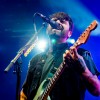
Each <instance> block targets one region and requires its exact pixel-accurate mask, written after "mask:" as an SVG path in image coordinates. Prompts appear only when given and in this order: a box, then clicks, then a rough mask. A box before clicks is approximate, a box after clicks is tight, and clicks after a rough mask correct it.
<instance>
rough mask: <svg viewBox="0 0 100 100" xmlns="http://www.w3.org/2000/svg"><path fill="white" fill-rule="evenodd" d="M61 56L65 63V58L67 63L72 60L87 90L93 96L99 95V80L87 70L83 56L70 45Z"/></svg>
mask: <svg viewBox="0 0 100 100" xmlns="http://www.w3.org/2000/svg"><path fill="white" fill-rule="evenodd" d="M63 58H64V62H65V63H66V60H67V61H68V62H69V63H70V62H71V61H72V62H74V64H75V65H76V68H74V67H73V68H74V69H75V70H76V71H77V72H78V73H79V74H80V75H81V77H82V79H83V81H84V83H85V85H86V87H87V89H88V90H89V92H90V93H92V94H93V95H95V96H100V80H99V79H98V78H97V76H96V75H93V74H92V73H91V72H90V71H89V69H88V67H87V65H86V63H85V61H84V59H83V57H82V56H80V55H79V54H78V52H77V49H76V48H75V47H71V48H70V50H66V52H65V53H64V55H63ZM72 62H71V63H72Z"/></svg>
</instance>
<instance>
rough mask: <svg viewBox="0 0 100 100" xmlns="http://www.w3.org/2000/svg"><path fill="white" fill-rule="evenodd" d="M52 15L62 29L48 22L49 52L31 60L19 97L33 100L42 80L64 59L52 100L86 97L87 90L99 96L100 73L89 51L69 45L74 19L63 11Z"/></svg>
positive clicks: (81, 99) (71, 99) (50, 95)
mask: <svg viewBox="0 0 100 100" xmlns="http://www.w3.org/2000/svg"><path fill="white" fill-rule="evenodd" d="M50 18H51V19H52V20H54V21H56V22H57V23H59V24H60V25H61V26H62V27H63V29H61V30H58V29H54V28H53V27H51V25H48V27H47V34H48V35H49V37H50V48H49V50H48V52H47V51H46V52H44V53H41V54H38V55H37V56H35V57H34V58H33V59H32V60H31V61H30V64H29V70H28V74H27V78H26V80H25V82H24V85H23V87H22V90H21V94H20V100H34V97H35V96H36V94H38V93H37V90H38V88H39V87H40V85H41V83H42V82H43V81H44V80H46V79H49V75H50V74H54V73H55V72H56V71H57V69H58V68H59V66H60V64H61V63H62V62H63V66H64V70H63V72H62V73H61V75H60V76H59V78H58V79H57V81H56V83H55V84H54V86H53V88H52V89H51V91H50V93H49V97H50V99H51V100H73V98H74V99H75V100H84V96H85V91H86V89H88V91H89V92H90V93H91V94H93V95H95V96H100V81H99V79H98V78H97V76H98V75H99V72H98V71H97V69H96V67H95V64H94V62H93V59H92V58H91V55H90V53H89V52H88V51H86V50H84V49H81V48H79V49H77V48H75V46H72V47H70V48H69V46H68V43H67V42H66V41H67V39H68V38H69V37H70V36H71V35H72V30H73V22H72V19H71V18H70V17H69V16H68V15H67V14H65V13H64V12H58V13H54V14H53V15H51V16H50ZM40 100H42V99H40ZM43 100H44V99H43Z"/></svg>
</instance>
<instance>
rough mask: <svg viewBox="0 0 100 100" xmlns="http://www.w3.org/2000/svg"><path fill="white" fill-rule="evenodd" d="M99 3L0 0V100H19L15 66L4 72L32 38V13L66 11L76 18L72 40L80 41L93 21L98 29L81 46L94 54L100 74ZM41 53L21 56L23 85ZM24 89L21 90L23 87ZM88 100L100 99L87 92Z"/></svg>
mask: <svg viewBox="0 0 100 100" xmlns="http://www.w3.org/2000/svg"><path fill="white" fill-rule="evenodd" d="M99 4H100V3H99V0H92V1H91V0H1V1H0V100H16V83H17V77H16V74H14V73H13V70H14V67H12V68H11V69H10V70H9V71H8V73H4V69H5V68H6V67H7V66H8V64H9V63H10V61H11V60H12V59H13V58H14V57H15V56H16V54H17V52H18V51H19V49H20V48H22V47H23V46H24V45H25V44H26V43H27V42H28V41H29V39H30V38H31V37H32V36H33V35H34V27H33V14H34V13H35V12H40V13H42V14H44V15H45V16H49V14H52V13H54V12H59V11H64V12H67V13H68V14H69V15H70V16H71V17H72V19H73V22H74V30H73V35H72V38H74V39H75V40H77V38H78V37H79V36H80V34H81V33H82V32H84V30H85V29H86V28H87V27H88V26H89V25H90V23H91V22H92V21H93V20H97V22H98V27H97V28H96V29H95V30H94V31H92V32H91V35H90V37H89V39H88V41H87V43H86V44H85V45H84V44H83V45H82V47H84V48H85V49H87V50H89V51H91V54H92V57H93V60H94V62H95V64H96V66H97V68H98V70H99V71H100V61H99V60H100V44H99V43H100V24H99V20H100V5H99ZM35 22H36V25H37V29H39V28H40V27H41V25H42V22H43V21H42V20H41V18H39V17H36V19H35ZM44 31H45V28H44V29H43V30H42V32H41V33H40V39H41V38H42V37H44V38H45V36H46V34H45V32H44ZM37 53H39V51H38V50H37V49H36V48H34V49H33V50H32V51H31V52H30V53H29V55H28V56H27V57H24V56H23V55H22V56H21V58H22V67H21V71H22V73H21V84H20V85H21V86H22V84H23V82H24V79H25V76H26V73H27V68H28V62H29V60H30V59H31V58H32V56H34V55H35V54H37ZM20 89H21V87H20ZM85 100H100V97H95V96H92V95H91V94H90V93H89V92H88V91H87V92H86V98H85Z"/></svg>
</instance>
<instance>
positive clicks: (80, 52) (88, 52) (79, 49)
mask: <svg viewBox="0 0 100 100" xmlns="http://www.w3.org/2000/svg"><path fill="white" fill-rule="evenodd" d="M77 51H78V53H79V54H80V55H84V54H85V53H87V54H89V55H90V51H89V50H86V49H84V48H78V50H77Z"/></svg>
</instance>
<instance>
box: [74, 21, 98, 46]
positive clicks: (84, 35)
mask: <svg viewBox="0 0 100 100" xmlns="http://www.w3.org/2000/svg"><path fill="white" fill-rule="evenodd" d="M97 25H98V23H97V21H96V20H94V21H93V22H92V23H91V24H90V25H89V26H88V27H87V29H86V30H85V31H84V32H83V33H82V34H81V36H80V37H79V38H78V39H77V41H76V43H75V44H74V45H75V46H76V47H77V46H79V45H81V44H84V43H86V41H87V40H88V38H89V36H90V32H91V31H92V30H94V29H96V27H97Z"/></svg>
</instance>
